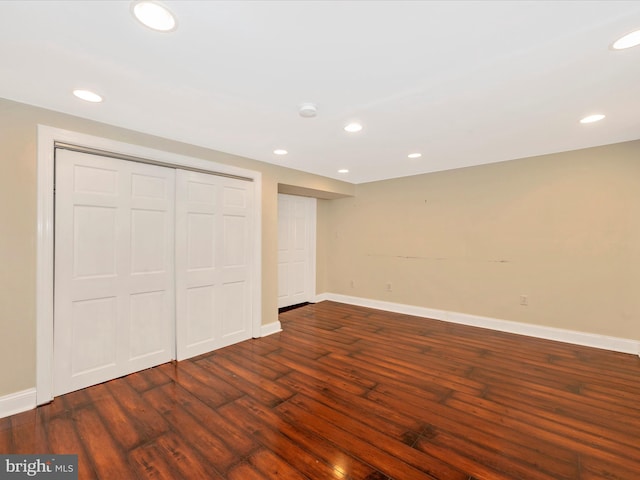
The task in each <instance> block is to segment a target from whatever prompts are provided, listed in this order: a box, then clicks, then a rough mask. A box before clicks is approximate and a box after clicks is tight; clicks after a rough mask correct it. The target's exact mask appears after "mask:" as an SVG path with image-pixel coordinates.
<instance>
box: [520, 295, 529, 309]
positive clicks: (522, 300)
mask: <svg viewBox="0 0 640 480" xmlns="http://www.w3.org/2000/svg"><path fill="white" fill-rule="evenodd" d="M520 305H523V306H525V307H526V306H527V305H529V297H528V296H527V295H520Z"/></svg>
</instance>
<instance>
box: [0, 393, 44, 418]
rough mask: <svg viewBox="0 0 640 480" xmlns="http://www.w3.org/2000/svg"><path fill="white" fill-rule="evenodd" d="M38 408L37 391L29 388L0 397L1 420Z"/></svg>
mask: <svg viewBox="0 0 640 480" xmlns="http://www.w3.org/2000/svg"><path fill="white" fill-rule="evenodd" d="M33 408H36V389H35V388H29V389H27V390H22V391H21V392H15V393H10V394H9V395H5V396H3V397H0V418H4V417H8V416H10V415H15V414H16V413H21V412H26V411H27V410H31V409H33Z"/></svg>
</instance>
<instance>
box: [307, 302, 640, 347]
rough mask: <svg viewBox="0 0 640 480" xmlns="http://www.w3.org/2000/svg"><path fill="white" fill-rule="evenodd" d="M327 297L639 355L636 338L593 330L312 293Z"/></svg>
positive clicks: (376, 307)
mask: <svg viewBox="0 0 640 480" xmlns="http://www.w3.org/2000/svg"><path fill="white" fill-rule="evenodd" d="M323 300H331V301H334V302H340V303H347V304H350V305H357V306H360V307H369V308H375V309H378V310H385V311H387V312H395V313H403V314H406V315H414V316H416V317H424V318H433V319H434V320H442V321H445V322H451V323H459V324H462V325H470V326H474V327H481V328H488V329H490V330H498V331H500V332H508V333H516V334H519V335H527V336H529V337H536V338H544V339H546V340H555V341H558V342H565V343H572V344H574V345H582V346H586V347H594V348H600V349H603V350H611V351H614V352H622V353H631V354H633V355H639V356H640V341H638V340H631V339H627V338H618V337H608V336H606V335H598V334H595V333H586V332H578V331H575V330H564V329H562V328H555V327H545V326H543V325H532V324H529V323H520V322H513V321H510V320H500V319H497V318H490V317H481V316H478V315H469V314H466V313H458V312H450V311H447V310H436V309H433V308H425V307H416V306H413V305H405V304H402V303H392V302H385V301H381V300H371V299H368V298H360V297H351V296H349V295H340V294H337V293H323V294H321V295H317V296H316V301H318V302H320V301H323Z"/></svg>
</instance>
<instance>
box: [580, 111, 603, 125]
mask: <svg viewBox="0 0 640 480" xmlns="http://www.w3.org/2000/svg"><path fill="white" fill-rule="evenodd" d="M603 118H604V115H602V114H601V113H596V114H594V115H588V116H586V117H584V118H583V119H582V120H580V123H593V122H599V121H600V120H602V119H603Z"/></svg>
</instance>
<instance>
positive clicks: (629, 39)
mask: <svg viewBox="0 0 640 480" xmlns="http://www.w3.org/2000/svg"><path fill="white" fill-rule="evenodd" d="M637 45H640V30H636V31H635V32H631V33H627V34H626V35H625V36H624V37H620V38H619V39H618V40H616V41H615V42H613V45H611V48H613V49H614V50H624V49H625V48H631V47H635V46H637Z"/></svg>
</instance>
